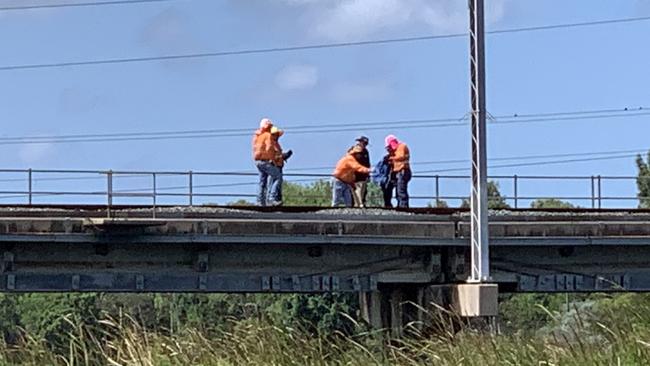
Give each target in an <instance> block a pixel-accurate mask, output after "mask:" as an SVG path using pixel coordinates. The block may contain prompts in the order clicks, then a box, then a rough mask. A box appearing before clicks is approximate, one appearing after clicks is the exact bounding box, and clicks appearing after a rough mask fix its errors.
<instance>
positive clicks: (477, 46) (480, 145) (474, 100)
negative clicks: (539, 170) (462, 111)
mask: <svg viewBox="0 0 650 366" xmlns="http://www.w3.org/2000/svg"><path fill="white" fill-rule="evenodd" d="M469 10H470V21H469V25H470V30H469V39H470V78H471V85H470V99H471V104H472V110H471V119H472V191H471V198H470V200H471V220H472V223H471V225H472V236H471V242H472V248H471V274H470V278H469V281H471V282H485V281H489V279H490V253H489V243H488V207H487V203H488V200H487V152H486V151H487V149H486V142H487V139H486V132H487V131H486V114H487V111H486V107H485V32H484V14H483V10H484V9H483V0H469Z"/></svg>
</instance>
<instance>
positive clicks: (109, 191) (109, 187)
mask: <svg viewBox="0 0 650 366" xmlns="http://www.w3.org/2000/svg"><path fill="white" fill-rule="evenodd" d="M111 206H113V171H112V170H109V171H108V172H106V215H107V216H108V217H109V218H110V217H111Z"/></svg>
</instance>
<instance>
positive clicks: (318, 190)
mask: <svg viewBox="0 0 650 366" xmlns="http://www.w3.org/2000/svg"><path fill="white" fill-rule="evenodd" d="M282 196H283V199H282V200H283V202H284V205H285V206H330V205H331V204H332V184H331V183H330V182H329V181H327V180H323V179H321V180H318V181H316V182H313V183H310V184H298V183H291V182H284V184H283V185H282Z"/></svg>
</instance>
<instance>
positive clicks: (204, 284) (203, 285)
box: [199, 275, 208, 291]
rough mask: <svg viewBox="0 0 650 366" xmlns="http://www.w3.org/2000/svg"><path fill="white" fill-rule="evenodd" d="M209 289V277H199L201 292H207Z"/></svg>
mask: <svg viewBox="0 0 650 366" xmlns="http://www.w3.org/2000/svg"><path fill="white" fill-rule="evenodd" d="M207 289H208V276H206V275H200V276H199V290H201V291H205V290H207Z"/></svg>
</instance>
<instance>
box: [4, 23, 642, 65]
mask: <svg viewBox="0 0 650 366" xmlns="http://www.w3.org/2000/svg"><path fill="white" fill-rule="evenodd" d="M647 20H650V17H633V18H619V19H605V20H597V21H588V22H575V23H562V24H551V25H541V26H532V27H521V28H508V29H500V30H493V31H488V32H486V33H487V34H492V35H500V34H506V33H521V32H533V31H544V30H556V29H562V28H577V27H591V26H599V25H607V24H621V23H631V22H641V21H647ZM467 35H468V34H467V33H451V34H440V35H426V36H416V37H402V38H387V39H378V40H365V41H356V42H340V43H322V44H311V45H301V46H288V47H272V48H257V49H242V50H231V51H218V52H203V53H191V54H177V55H165V56H149V57H130V58H114V59H97V60H85V61H70V62H53V63H38V64H22V65H7V66H0V71H12V70H28V69H44V68H61V67H75V66H91V65H106V64H124V63H139V62H150V61H172V60H183V59H202V58H212V57H225V56H238V55H253V54H267V53H279V52H289V51H305V50H318V49H331V48H343V47H352V46H369V45H383V44H392V43H405V42H419V41H429V40H434V39H450V38H461V37H466V36H467Z"/></svg>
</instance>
